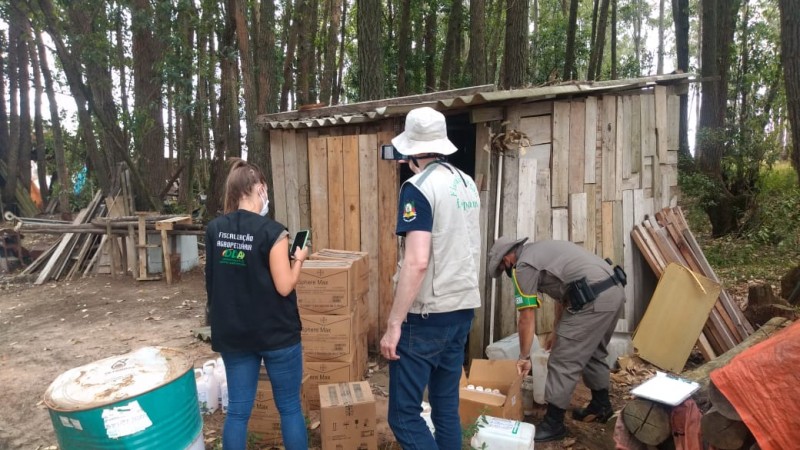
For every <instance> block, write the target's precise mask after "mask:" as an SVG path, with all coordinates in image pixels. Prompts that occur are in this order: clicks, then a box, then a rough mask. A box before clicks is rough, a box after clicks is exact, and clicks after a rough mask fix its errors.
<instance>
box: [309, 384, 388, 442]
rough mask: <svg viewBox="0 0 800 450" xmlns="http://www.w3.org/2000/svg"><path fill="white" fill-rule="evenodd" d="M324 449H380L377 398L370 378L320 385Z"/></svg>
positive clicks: (321, 427)
mask: <svg viewBox="0 0 800 450" xmlns="http://www.w3.org/2000/svg"><path fill="white" fill-rule="evenodd" d="M319 396H320V406H321V408H320V416H321V425H320V430H321V434H322V450H348V449H359V450H377V449H378V436H377V434H376V432H375V416H376V414H375V398H374V397H373V396H372V389H371V388H370V386H369V383H368V382H366V381H357V382H353V383H340V384H323V385H320V386H319Z"/></svg>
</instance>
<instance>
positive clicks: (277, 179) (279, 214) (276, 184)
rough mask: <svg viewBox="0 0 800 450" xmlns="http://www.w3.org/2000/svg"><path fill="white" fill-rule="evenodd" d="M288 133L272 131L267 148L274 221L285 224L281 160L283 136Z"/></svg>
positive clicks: (282, 160) (284, 180)
mask: <svg viewBox="0 0 800 450" xmlns="http://www.w3.org/2000/svg"><path fill="white" fill-rule="evenodd" d="M284 133H288V131H278V130H272V131H270V133H269V146H270V147H269V148H270V155H271V156H272V192H270V197H271V198H273V199H274V201H272V202H271V203H270V204H274V205H275V206H274V208H275V220H276V221H278V222H280V223H282V224H285V223H286V219H287V213H286V164H285V163H284V159H283V135H284Z"/></svg>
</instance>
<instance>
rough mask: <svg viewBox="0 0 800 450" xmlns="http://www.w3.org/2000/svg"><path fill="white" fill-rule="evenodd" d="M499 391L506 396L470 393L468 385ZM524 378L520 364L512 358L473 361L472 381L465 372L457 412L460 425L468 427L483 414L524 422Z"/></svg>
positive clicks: (462, 375)
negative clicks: (522, 391)
mask: <svg viewBox="0 0 800 450" xmlns="http://www.w3.org/2000/svg"><path fill="white" fill-rule="evenodd" d="M470 384H472V385H475V386H483V387H484V388H491V389H499V390H500V393H501V394H503V395H494V394H489V393H485V392H478V391H474V390H468V389H467V385H470ZM521 387H522V377H521V376H519V375H518V374H517V361H515V360H511V359H473V360H472V364H471V365H470V371H469V378H467V376H466V375H465V374H464V373H463V372H462V374H461V383H460V388H461V389H459V406H458V411H459V414H460V415H461V424H462V425H463V426H465V427H466V426H469V425H471V424H473V423H475V420H476V419H477V418H478V416H480V415H481V414H485V415H487V416H492V417H500V418H503V419H513V420H522V395H521V394H520V389H521Z"/></svg>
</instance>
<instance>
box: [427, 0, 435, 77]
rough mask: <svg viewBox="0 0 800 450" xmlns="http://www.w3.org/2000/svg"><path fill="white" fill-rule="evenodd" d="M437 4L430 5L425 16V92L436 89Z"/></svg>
mask: <svg viewBox="0 0 800 450" xmlns="http://www.w3.org/2000/svg"><path fill="white" fill-rule="evenodd" d="M435 5H436V2H431V3H429V4H428V10H427V12H426V14H425V92H432V91H434V90H435V89H436V21H437V10H436V6H435Z"/></svg>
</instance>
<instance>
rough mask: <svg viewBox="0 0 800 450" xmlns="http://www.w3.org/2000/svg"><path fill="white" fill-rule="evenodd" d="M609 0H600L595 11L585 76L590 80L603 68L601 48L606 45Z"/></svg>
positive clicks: (598, 74) (598, 75) (595, 77)
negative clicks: (590, 48)
mask: <svg viewBox="0 0 800 450" xmlns="http://www.w3.org/2000/svg"><path fill="white" fill-rule="evenodd" d="M608 7H609V0H602V3H601V4H600V7H599V9H598V13H597V32H596V33H594V42H593V43H592V50H591V53H590V55H589V70H588V76H587V78H588V79H589V80H590V81H593V80H597V79H598V78H600V74H601V73H602V69H603V48H604V47H605V45H606V23H607V22H608Z"/></svg>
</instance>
